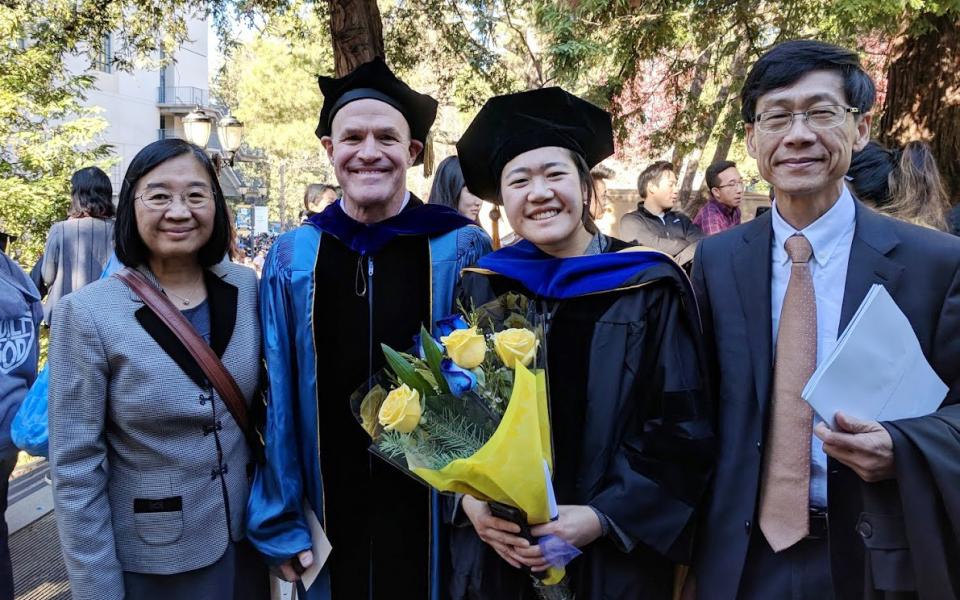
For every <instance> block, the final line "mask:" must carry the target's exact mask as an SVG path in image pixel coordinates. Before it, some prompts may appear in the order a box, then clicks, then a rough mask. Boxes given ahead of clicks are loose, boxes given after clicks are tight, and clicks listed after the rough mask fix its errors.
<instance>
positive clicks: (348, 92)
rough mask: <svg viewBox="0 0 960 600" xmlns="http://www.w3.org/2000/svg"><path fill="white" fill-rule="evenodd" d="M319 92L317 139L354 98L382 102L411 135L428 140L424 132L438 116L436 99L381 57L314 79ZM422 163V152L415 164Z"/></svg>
mask: <svg viewBox="0 0 960 600" xmlns="http://www.w3.org/2000/svg"><path fill="white" fill-rule="evenodd" d="M317 81H318V82H319V84H320V92H321V93H322V94H323V107H322V108H321V109H320V123H319V124H317V130H316V132H315V133H316V134H317V137H318V138H322V137H323V136H326V135H330V128H331V125H332V124H333V117H334V116H335V115H336V114H337V111H339V110H340V109H341V108H343V107H344V106H346V105H347V104H349V103H350V102H353V101H355V100H363V99H366V98H370V99H373V100H379V101H381V102H385V103H386V104H389V105H390V106H392V107H394V108H395V109H397V110H398V111H400V113H401V114H402V115H403V116H404V118H405V119H406V120H407V124H408V125H409V126H410V137H411V138H413V139H415V140H418V141H419V142H421V143H423V144H426V143H427V133H429V131H430V127H431V126H432V125H433V121H434V119H436V118H437V101H436V100H434V99H433V98H431V97H430V96H428V95H426V94H420V93H418V92H415V91H414V90H412V89H411V88H410V86H408V85H407V84H405V83H404V82H402V81H400V79H398V78H397V76H396V75H394V74H393V71H391V70H390V67H388V66H387V63H385V62H383V59H382V58H379V57H377V58H374V59H373V60H371V61H370V62H368V63H363V64H362V65H360V66H359V67H357V68H356V69H354V70H353V71H351V72H350V73H349V74H347V75H345V76H343V77H340V78H336V77H324V76H323V75H321V76H320V77H318V78H317ZM421 162H423V153H422V152H421V153H420V156H418V157H417V162H416V164H420V163H421Z"/></svg>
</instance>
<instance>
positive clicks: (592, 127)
mask: <svg viewBox="0 0 960 600" xmlns="http://www.w3.org/2000/svg"><path fill="white" fill-rule="evenodd" d="M544 146H559V147H561V148H568V149H570V150H573V151H574V152H576V153H578V154H579V155H580V156H582V157H583V158H584V159H585V160H586V161H587V164H588V165H589V166H590V167H591V168H592V167H594V166H596V165H597V164H599V163H600V161H602V160H603V159H605V158H607V157H608V156H610V155H611V154H613V125H612V124H611V121H610V113H608V112H607V111H605V110H603V109H602V108H599V107H597V106H595V105H593V104H591V103H589V102H587V101H586V100H582V99H580V98H577V97H576V96H574V95H573V94H570V93H568V92H565V91H564V90H562V89H560V88H558V87H550V88H543V89H539V90H532V91H529V92H520V93H519V94H507V95H505V96H495V97H493V98H491V99H489V100H487V103H486V104H484V105H483V108H481V109H480V112H479V113H477V116H476V118H474V119H473V122H472V123H470V126H469V127H467V130H466V131H465V132H464V134H463V136H462V137H461V138H460V141H459V142H457V155H458V156H459V157H460V167H461V169H462V170H463V178H464V180H465V181H466V183H467V189H468V190H470V191H471V192H472V193H473V194H476V195H477V196H480V197H481V198H483V199H484V200H490V201H492V202H496V201H497V186H498V184H499V183H500V174H501V173H502V172H503V167H504V166H506V164H507V163H508V162H510V161H511V160H513V159H514V158H516V157H517V156H518V155H520V154H523V153H524V152H527V151H530V150H534V149H536V148H542V147H544Z"/></svg>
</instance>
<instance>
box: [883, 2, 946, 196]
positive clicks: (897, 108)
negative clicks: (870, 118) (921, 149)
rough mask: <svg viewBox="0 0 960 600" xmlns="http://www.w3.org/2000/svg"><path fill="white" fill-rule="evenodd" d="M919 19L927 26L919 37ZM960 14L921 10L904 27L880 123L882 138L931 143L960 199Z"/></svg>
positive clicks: (889, 141) (890, 141) (896, 44)
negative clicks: (913, 28)
mask: <svg viewBox="0 0 960 600" xmlns="http://www.w3.org/2000/svg"><path fill="white" fill-rule="evenodd" d="M921 19H923V20H925V21H926V23H927V24H928V25H929V27H927V28H926V29H925V32H924V33H922V34H920V35H916V34H915V33H913V32H912V31H911V25H915V24H916V23H917V22H918V21H920V20H921ZM957 65H960V14H958V13H957V12H956V11H952V12H948V13H947V14H944V15H941V16H934V15H932V14H929V13H926V14H921V15H920V16H918V17H917V18H916V19H914V20H912V21H911V22H909V23H908V24H906V25H905V26H904V28H903V29H902V31H901V34H900V35H899V36H898V37H897V38H896V39H895V40H894V42H893V44H892V47H891V60H890V67H889V69H888V71H887V97H886V101H885V103H884V107H883V118H882V119H881V121H880V130H881V131H880V136H879V137H880V140H881V141H882V142H883V143H884V144H885V145H887V146H903V145H904V144H906V143H907V142H910V141H913V140H924V141H927V142H929V143H930V147H931V148H932V149H933V154H934V156H936V157H937V162H938V164H939V165H940V174H941V176H942V177H943V182H944V185H945V186H946V188H947V193H948V197H949V200H950V202H951V203H952V204H956V203H957V202H958V200H960V161H958V160H957V155H958V154H960V103H958V102H957V94H958V90H960V68H958V67H957Z"/></svg>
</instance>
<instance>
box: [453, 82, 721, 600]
mask: <svg viewBox="0 0 960 600" xmlns="http://www.w3.org/2000/svg"><path fill="white" fill-rule="evenodd" d="M457 151H458V154H459V156H460V160H461V164H462V166H463V172H464V176H465V178H466V181H467V186H468V187H469V188H470V189H471V190H474V192H475V193H477V194H478V195H480V196H481V197H484V198H496V199H497V201H498V202H499V203H501V204H503V206H504V209H505V213H506V216H507V219H508V220H509V221H510V225H511V226H512V227H513V229H514V231H516V232H517V233H518V234H519V235H520V236H522V237H523V239H524V241H522V242H520V243H518V244H516V245H514V246H510V247H508V248H504V249H502V250H499V251H497V252H494V253H492V254H488V255H487V256H486V257H484V258H482V259H481V260H480V261H479V263H478V264H477V265H476V267H474V268H472V269H467V272H466V274H465V276H464V278H463V281H462V290H461V292H462V293H461V300H463V301H464V303H465V305H469V303H470V302H473V303H474V304H475V305H476V306H480V305H481V304H483V303H485V302H488V301H490V300H492V299H494V298H496V297H497V296H499V295H501V294H504V293H507V292H515V293H520V294H523V295H525V296H527V297H528V298H530V299H531V300H532V301H533V302H535V305H536V306H537V311H538V312H539V313H541V314H540V316H542V317H544V322H545V323H546V324H547V325H546V332H545V333H546V343H545V346H546V347H545V348H544V350H545V351H546V353H547V380H548V381H547V383H548V393H549V398H550V411H551V426H552V433H553V448H554V454H555V456H554V465H555V469H554V473H553V477H554V487H555V489H556V495H557V501H558V503H559V504H560V515H559V519H557V520H556V521H553V522H551V523H548V524H545V525H540V526H538V527H534V528H533V532H532V533H533V535H534V537H539V536H543V535H547V534H554V535H557V536H559V537H561V538H563V539H565V540H566V541H568V542H570V543H572V544H573V545H575V546H577V547H579V548H580V549H581V551H582V552H583V555H582V556H580V557H578V558H576V559H575V560H574V561H573V562H572V563H570V564H569V565H568V566H567V572H568V575H569V577H570V585H571V588H572V590H573V591H574V592H575V594H576V597H577V599H578V600H601V599H605V598H617V599H618V600H631V599H640V598H644V599H647V598H669V597H670V596H671V593H672V589H673V578H674V570H675V569H674V565H675V564H676V563H679V562H684V561H687V560H688V559H689V555H688V553H689V549H690V543H691V537H692V530H693V522H694V517H695V512H696V508H697V506H698V504H699V503H700V500H701V497H702V496H703V493H704V489H705V487H706V484H707V480H708V477H709V473H710V469H711V464H712V457H711V455H712V447H713V434H712V429H711V424H710V423H711V419H710V409H709V406H708V401H707V398H706V396H705V394H704V390H705V389H706V386H705V382H704V377H705V374H704V362H703V356H702V349H701V346H700V338H699V330H700V325H699V318H698V315H697V310H696V306H695V303H694V299H693V294H692V292H691V290H690V284H689V282H688V280H687V278H686V276H685V275H684V273H683V271H682V270H681V269H680V268H679V267H678V266H677V265H676V264H675V263H674V262H673V261H672V260H671V259H670V258H669V257H667V256H666V255H664V254H662V253H659V252H653V251H638V250H637V249H631V248H629V247H628V244H626V243H624V242H622V241H620V240H617V239H614V238H610V237H607V236H604V235H602V234H600V233H598V232H597V231H596V228H595V227H594V226H593V222H592V221H591V220H590V216H589V215H590V211H589V206H590V202H591V200H592V197H593V188H592V185H591V179H590V168H591V167H592V166H594V165H596V164H597V163H599V162H600V161H601V160H603V159H604V158H606V157H607V156H609V155H611V154H612V153H613V133H612V128H611V124H610V115H609V114H607V113H606V112H605V111H603V110H601V109H599V108H597V107H596V106H594V105H592V104H590V103H588V102H586V101H584V100H581V99H579V98H577V97H575V96H572V95H570V94H568V93H567V92H565V91H563V90H562V89H560V88H548V89H541V90H535V91H530V92H523V93H519V94H512V95H507V96H498V97H495V98H493V99H491V100H489V101H488V102H487V103H486V105H485V106H484V107H483V109H481V111H480V113H479V114H478V115H477V117H476V119H474V121H473V123H472V124H471V125H470V127H469V128H468V129H467V131H466V133H465V134H464V136H463V137H462V138H461V140H460V142H459V143H458V144H457ZM453 519H454V523H455V524H458V525H461V527H459V528H456V529H455V531H454V533H453V539H452V549H451V551H452V560H453V576H454V580H453V582H452V590H451V591H452V595H453V597H454V598H455V599H460V598H498V599H502V600H507V599H526V598H533V597H535V596H534V591H533V589H532V586H531V583H530V582H531V578H530V576H529V574H528V572H527V569H532V570H533V571H535V572H536V571H541V570H544V569H545V568H546V566H547V564H546V562H545V559H544V558H543V555H542V553H541V551H540V548H539V546H530V545H529V544H528V543H527V542H526V541H525V540H523V539H522V538H521V537H518V536H517V533H518V531H519V528H518V527H516V526H515V525H512V524H510V523H508V522H506V521H501V520H499V519H497V518H495V517H493V516H491V514H490V510H489V507H488V506H487V505H486V504H485V503H483V502H481V501H479V500H476V499H474V498H471V497H469V496H465V497H463V498H462V500H461V502H460V504H459V506H458V507H457V510H456V511H455V512H454V514H453ZM469 525H472V527H470V526H469ZM497 555H499V557H498V556H497Z"/></svg>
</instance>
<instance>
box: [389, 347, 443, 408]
mask: <svg viewBox="0 0 960 600" xmlns="http://www.w3.org/2000/svg"><path fill="white" fill-rule="evenodd" d="M380 347H381V348H382V349H383V356H384V357H385V358H386V359H387V365H389V366H390V369H391V370H392V371H393V372H394V373H395V374H396V376H397V379H399V380H400V382H401V383H405V384H407V385H408V386H410V387H411V388H413V389H415V390H417V391H418V392H420V397H421V398H426V397H427V396H431V395H433V394H435V393H436V392H435V391H434V389H433V387H432V386H431V385H430V383H429V382H427V380H426V379H424V378H423V376H422V375H420V373H418V372H417V370H416V369H415V368H414V367H413V365H412V364H410V362H408V361H407V360H406V359H405V358H403V356H401V355H400V353H399V352H397V351H396V350H394V349H393V348H391V347H390V346H388V345H386V344H380ZM441 379H442V378H441Z"/></svg>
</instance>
